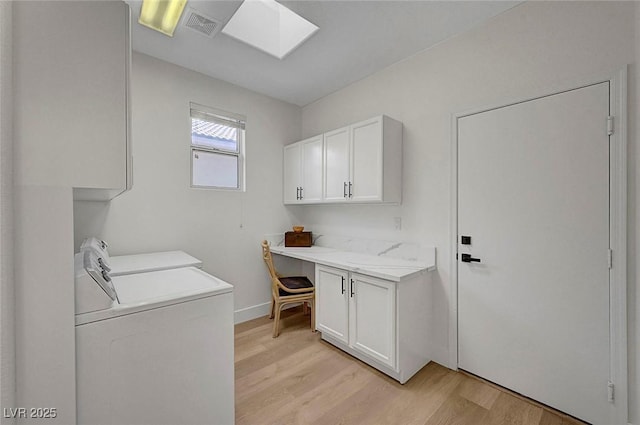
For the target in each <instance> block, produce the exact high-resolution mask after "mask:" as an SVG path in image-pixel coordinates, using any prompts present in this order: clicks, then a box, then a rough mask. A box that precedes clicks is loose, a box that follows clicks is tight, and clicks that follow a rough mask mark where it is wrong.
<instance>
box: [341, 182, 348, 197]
mask: <svg viewBox="0 0 640 425" xmlns="http://www.w3.org/2000/svg"><path fill="white" fill-rule="evenodd" d="M342 193H344V197H345V198H346V197H347V182H344V186H343V188H342Z"/></svg>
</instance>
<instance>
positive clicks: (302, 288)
mask: <svg viewBox="0 0 640 425" xmlns="http://www.w3.org/2000/svg"><path fill="white" fill-rule="evenodd" d="M262 259H263V260H264V262H265V264H266V265H267V269H268V270H269V276H271V315H270V316H269V319H273V318H274V316H275V321H274V322H273V337H274V338H276V337H277V336H278V335H279V334H280V329H279V326H280V312H281V311H282V307H283V306H285V305H287V304H293V303H302V305H303V308H304V312H305V313H306V312H307V305H308V306H309V307H311V331H312V332H315V331H316V323H315V322H316V321H315V307H314V299H315V288H314V287H313V283H311V281H310V280H309V279H308V278H307V277H306V276H291V277H284V276H282V275H280V274H279V273H278V272H277V271H276V269H275V267H274V266H273V259H272V258H271V250H270V249H269V244H268V243H267V241H262Z"/></svg>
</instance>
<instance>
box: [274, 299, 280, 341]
mask: <svg viewBox="0 0 640 425" xmlns="http://www.w3.org/2000/svg"><path fill="white" fill-rule="evenodd" d="M280 310H281V305H280V303H277V304H275V317H276V319H275V320H274V321H273V337H274V338H277V337H278V335H279V334H280V329H279V327H280Z"/></svg>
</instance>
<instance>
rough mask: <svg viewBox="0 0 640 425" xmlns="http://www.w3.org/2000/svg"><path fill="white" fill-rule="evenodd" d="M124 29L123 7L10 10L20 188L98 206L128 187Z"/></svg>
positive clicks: (56, 5)
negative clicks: (60, 190)
mask: <svg viewBox="0 0 640 425" xmlns="http://www.w3.org/2000/svg"><path fill="white" fill-rule="evenodd" d="M129 25H130V12H129V6H128V5H127V4H126V3H123V2H111V1H106V2H105V1H102V2H57V1H56V2H15V3H14V8H13V31H14V33H13V43H14V45H13V54H14V63H13V65H14V74H13V75H14V93H13V94H14V103H15V105H14V106H15V107H14V111H15V113H14V122H15V126H14V131H15V139H16V170H15V171H16V183H17V184H25V185H50V186H67V187H73V188H77V189H76V190H74V197H76V199H101V200H103V199H110V198H112V197H113V196H115V195H117V194H118V193H121V192H122V191H124V190H126V189H127V188H129V187H130V186H131V157H130V155H131V148H130V137H129V121H130V120H129V114H130V107H129V67H130V57H131V44H130V36H129V31H130V28H129ZM34 29H37V30H35V31H34Z"/></svg>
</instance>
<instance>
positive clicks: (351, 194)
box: [349, 182, 353, 198]
mask: <svg viewBox="0 0 640 425" xmlns="http://www.w3.org/2000/svg"><path fill="white" fill-rule="evenodd" d="M351 186H353V184H352V183H351V182H349V198H351V197H352V196H353V193H351Z"/></svg>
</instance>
